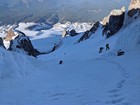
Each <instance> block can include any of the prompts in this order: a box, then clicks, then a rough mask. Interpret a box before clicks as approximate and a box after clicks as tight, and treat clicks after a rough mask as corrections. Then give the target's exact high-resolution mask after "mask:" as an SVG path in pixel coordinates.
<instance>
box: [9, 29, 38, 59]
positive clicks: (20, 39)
mask: <svg viewBox="0 0 140 105" xmlns="http://www.w3.org/2000/svg"><path fill="white" fill-rule="evenodd" d="M16 33H17V34H18V35H17V36H16V37H15V38H14V39H13V40H11V41H10V47H9V50H11V51H17V52H23V53H25V54H27V55H31V56H34V57H36V56H37V55H38V54H39V52H38V51H37V50H36V49H35V48H34V47H33V45H32V43H31V41H30V39H29V38H28V37H27V36H26V35H25V34H24V33H22V32H20V31H16Z"/></svg>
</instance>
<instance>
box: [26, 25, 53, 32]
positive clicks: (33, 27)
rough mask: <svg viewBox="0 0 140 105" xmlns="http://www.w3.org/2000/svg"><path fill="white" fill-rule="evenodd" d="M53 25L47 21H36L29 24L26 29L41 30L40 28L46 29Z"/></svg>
mask: <svg viewBox="0 0 140 105" xmlns="http://www.w3.org/2000/svg"><path fill="white" fill-rule="evenodd" d="M52 27H53V25H52V24H49V23H37V24H35V25H32V26H29V27H28V28H27V29H28V30H34V31H41V30H48V29H51V28H52Z"/></svg>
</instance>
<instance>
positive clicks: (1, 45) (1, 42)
mask: <svg viewBox="0 0 140 105" xmlns="http://www.w3.org/2000/svg"><path fill="white" fill-rule="evenodd" d="M0 47H3V48H5V46H4V44H3V39H2V38H1V37H0Z"/></svg>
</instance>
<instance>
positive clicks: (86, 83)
mask: <svg viewBox="0 0 140 105" xmlns="http://www.w3.org/2000/svg"><path fill="white" fill-rule="evenodd" d="M21 26H22V25H21ZM21 26H20V25H19V27H18V29H20V30H21V31H23V32H25V33H28V34H27V35H29V37H30V39H31V40H32V42H33V44H34V46H35V47H37V48H38V49H40V50H43V51H47V50H49V49H50V48H51V47H50V46H53V45H54V43H57V42H59V41H60V40H62V41H63V45H62V46H61V47H60V48H59V49H57V50H56V51H54V52H52V53H50V54H47V55H40V56H38V59H36V58H32V57H27V56H26V55H22V54H17V53H15V52H10V51H6V50H5V49H2V48H0V105H139V104H140V100H139V97H140V94H139V93H140V80H139V77H140V66H139V62H140V59H139V58H140V34H139V30H140V22H139V20H136V21H135V22H134V23H130V24H129V25H128V26H127V27H124V28H123V29H121V30H120V32H119V33H117V34H116V35H115V36H113V37H111V38H109V39H105V38H104V37H102V32H101V28H99V29H98V30H97V32H96V33H95V34H94V35H93V36H92V37H91V38H90V39H88V40H86V41H84V42H81V43H79V44H74V43H75V42H76V41H77V40H78V39H79V38H80V36H81V35H79V36H76V37H67V38H63V39H61V32H62V31H63V27H62V26H63V25H61V24H59V25H58V26H56V27H54V28H52V29H50V30H47V31H42V33H41V34H38V33H37V32H36V31H27V30H24V29H22V28H21ZM79 31H80V30H79ZM35 34H36V35H35ZM138 39H139V40H138ZM107 43H109V44H110V48H111V49H110V50H109V51H105V50H104V51H103V53H101V54H99V53H98V51H99V47H100V46H103V47H105V45H106V44H107ZM119 49H122V50H124V51H125V55H123V56H120V57H118V56H116V54H117V51H118V50H119ZM60 60H63V64H62V65H59V61H60Z"/></svg>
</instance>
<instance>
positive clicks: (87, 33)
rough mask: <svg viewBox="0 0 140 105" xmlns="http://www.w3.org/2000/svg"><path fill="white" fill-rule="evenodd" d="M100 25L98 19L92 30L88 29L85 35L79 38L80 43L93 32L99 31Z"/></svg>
mask: <svg viewBox="0 0 140 105" xmlns="http://www.w3.org/2000/svg"><path fill="white" fill-rule="evenodd" d="M99 26H100V22H99V21H97V22H96V23H95V24H94V25H93V27H92V28H91V29H90V30H88V31H86V32H85V33H84V34H83V36H82V37H81V38H80V39H79V40H78V43H79V42H81V41H84V40H86V39H88V38H89V37H90V36H91V35H92V34H93V33H95V32H96V31H97V29H98V28H99Z"/></svg>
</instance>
